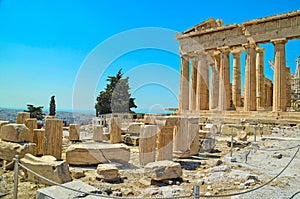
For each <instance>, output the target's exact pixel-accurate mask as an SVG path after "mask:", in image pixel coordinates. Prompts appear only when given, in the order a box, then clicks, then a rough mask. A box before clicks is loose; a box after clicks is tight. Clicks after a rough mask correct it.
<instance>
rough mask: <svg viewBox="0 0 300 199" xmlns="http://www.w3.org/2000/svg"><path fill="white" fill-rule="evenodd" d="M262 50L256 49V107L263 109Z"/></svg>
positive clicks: (263, 50)
mask: <svg viewBox="0 0 300 199" xmlns="http://www.w3.org/2000/svg"><path fill="white" fill-rule="evenodd" d="M264 52H265V49H264V48H257V49H256V106H257V107H260V108H261V107H265V82H264V79H265V76H264Z"/></svg>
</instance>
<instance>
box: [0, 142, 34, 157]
mask: <svg viewBox="0 0 300 199" xmlns="http://www.w3.org/2000/svg"><path fill="white" fill-rule="evenodd" d="M26 153H31V154H33V155H35V154H36V144H35V143H30V142H23V143H13V142H6V141H3V140H0V159H1V160H7V161H12V160H13V158H14V157H15V156H16V155H18V156H19V158H23V157H24V156H25V154H26Z"/></svg>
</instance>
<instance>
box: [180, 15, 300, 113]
mask: <svg viewBox="0 0 300 199" xmlns="http://www.w3.org/2000/svg"><path fill="white" fill-rule="evenodd" d="M222 23H223V22H222V21H221V20H215V19H208V20H206V21H204V22H202V23H200V24H198V25H196V26H194V27H192V28H190V29H188V30H186V31H184V32H182V33H180V34H177V35H176V39H177V40H178V42H179V45H180V55H181V69H180V94H179V113H181V114H190V113H195V114H197V113H199V112H200V113H202V112H204V111H213V110H219V111H228V110H235V111H244V112H249V111H260V110H269V111H270V112H271V111H272V112H285V111H287V107H288V106H290V100H287V99H290V98H289V97H287V94H288V93H287V92H288V90H289V89H287V76H288V75H289V69H287V66H286V58H285V56H286V55H285V45H286V43H287V42H288V41H289V40H293V39H298V38H300V11H294V12H290V13H285V14H279V15H276V16H271V17H264V18H260V19H255V20H250V21H246V22H244V23H242V24H231V25H226V26H223V25H222ZM265 43H272V44H273V45H274V49H275V51H274V82H273V84H271V82H270V80H269V79H267V78H266V77H265V76H264V72H263V71H264V51H265V49H263V48H260V44H265ZM243 51H246V66H245V85H244V95H243V96H242V93H241V88H242V86H243V85H241V60H240V55H241V53H242V52H243ZM230 54H232V55H233V59H232V65H233V67H232V68H233V71H232V84H231V83H230V64H231V63H230ZM190 65H191V66H190ZM209 68H211V69H209ZM209 70H210V71H211V73H210V74H209ZM190 73H191V77H189V74H190ZM209 76H210V78H211V84H210V83H209Z"/></svg>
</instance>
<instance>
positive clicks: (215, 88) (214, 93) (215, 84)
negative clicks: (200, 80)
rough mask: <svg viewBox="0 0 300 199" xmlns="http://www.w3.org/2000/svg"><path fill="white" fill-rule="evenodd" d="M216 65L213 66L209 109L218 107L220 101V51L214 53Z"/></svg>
mask: <svg viewBox="0 0 300 199" xmlns="http://www.w3.org/2000/svg"><path fill="white" fill-rule="evenodd" d="M213 57H214V62H215V63H214V65H213V66H212V75H211V87H210V101H209V109H210V110H212V109H216V108H217V107H218V101H219V78H220V74H219V71H220V52H215V53H214V54H213Z"/></svg>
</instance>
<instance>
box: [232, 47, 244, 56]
mask: <svg viewBox="0 0 300 199" xmlns="http://www.w3.org/2000/svg"><path fill="white" fill-rule="evenodd" d="M242 52H243V51H242V49H235V48H234V49H232V50H231V53H232V54H233V56H234V57H236V56H240V55H241V54H242Z"/></svg>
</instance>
